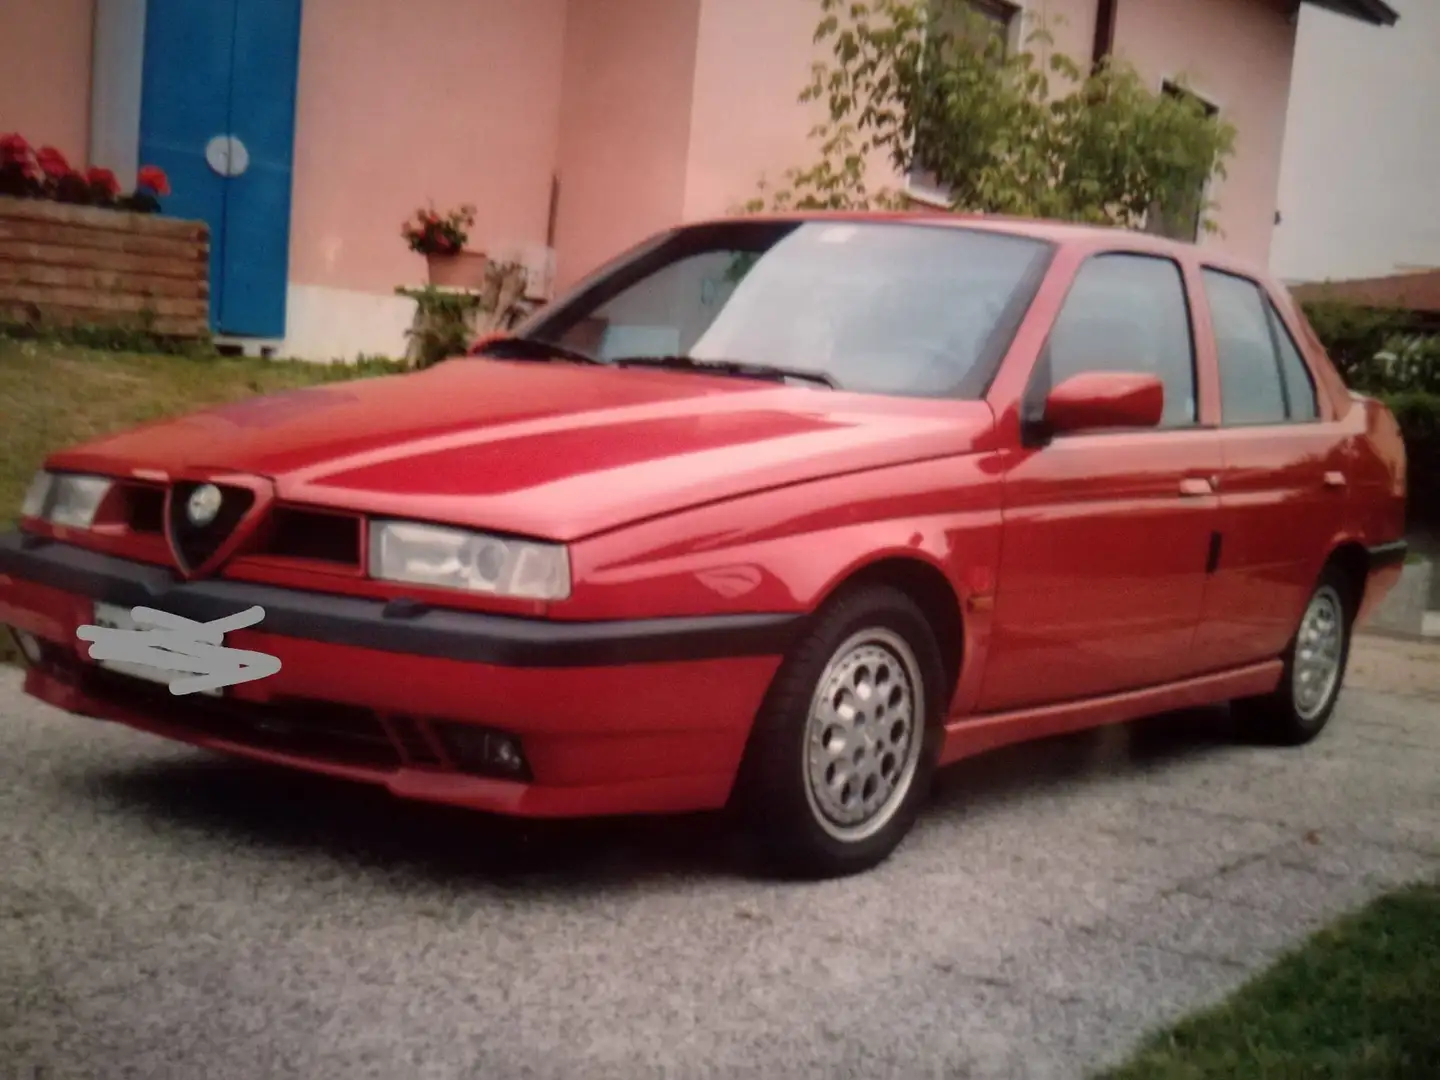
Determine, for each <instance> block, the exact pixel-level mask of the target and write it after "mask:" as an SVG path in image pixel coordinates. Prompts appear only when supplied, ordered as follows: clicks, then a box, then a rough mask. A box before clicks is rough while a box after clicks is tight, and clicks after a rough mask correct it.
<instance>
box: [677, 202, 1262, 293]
mask: <svg viewBox="0 0 1440 1080" xmlns="http://www.w3.org/2000/svg"><path fill="white" fill-rule="evenodd" d="M736 220H742V219H737V218H736V217H733V216H731V217H724V218H712V219H710V220H708V221H703V222H693V223H692V224H694V225H716V224H722V223H724V222H727V221H728V222H733V221H736ZM743 220H747V221H797V222H803V221H854V222H892V223H899V224H913V225H930V226H941V227H945V228H953V229H976V230H981V231H984V232H995V233H1006V234H1009V235H1011V236H1026V237H1030V238H1031V239H1035V240H1044V241H1046V242H1048V243H1052V244H1056V245H1059V246H1064V247H1073V248H1081V249H1084V250H1087V251H1089V250H1103V249H1110V248H1115V247H1119V248H1124V249H1127V250H1130V251H1139V252H1149V253H1153V254H1156V255H1169V256H1171V257H1189V258H1193V259H1198V260H1199V261H1200V262H1201V263H1203V264H1205V265H1207V266H1213V267H1215V268H1216V269H1220V270H1227V271H1230V272H1232V273H1237V274H1244V275H1245V276H1247V277H1251V278H1255V279H1256V280H1259V281H1264V282H1267V283H1269V284H1271V285H1272V286H1274V285H1275V282H1274V281H1272V280H1271V278H1270V275H1269V271H1268V269H1267V268H1266V267H1263V266H1260V265H1258V264H1256V263H1254V262H1252V261H1250V260H1247V259H1243V258H1240V257H1237V256H1234V255H1231V254H1228V253H1226V252H1223V251H1219V250H1216V249H1214V248H1208V247H1207V248H1201V247H1200V246H1199V245H1198V244H1194V243H1187V242H1186V241H1183V240H1172V239H1170V238H1169V237H1165V236H1155V235H1153V234H1151V233H1143V232H1139V231H1138V230H1135V229H1123V228H1120V227H1118V226H1113V225H1086V224H1082V223H1079V222H1073V221H1053V220H1049V219H1045V218H1026V217H1011V216H1009V215H1006V214H964V213H956V212H954V211H951V210H940V209H934V210H798V211H781V212H768V213H759V214H747V215H744V217H743Z"/></svg>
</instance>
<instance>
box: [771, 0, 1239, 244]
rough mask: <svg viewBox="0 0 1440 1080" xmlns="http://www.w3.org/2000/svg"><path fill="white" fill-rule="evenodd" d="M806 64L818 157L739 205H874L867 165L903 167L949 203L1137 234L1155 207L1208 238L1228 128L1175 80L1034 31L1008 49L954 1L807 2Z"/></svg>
mask: <svg viewBox="0 0 1440 1080" xmlns="http://www.w3.org/2000/svg"><path fill="white" fill-rule="evenodd" d="M819 5H820V9H821V14H822V18H821V21H820V24H819V26H818V28H817V29H816V32H815V41H816V42H817V43H825V42H828V43H829V44H830V51H831V60H830V61H829V62H826V61H821V62H818V63H816V64H815V65H814V67H813V69H812V72H811V80H810V83H809V85H807V86H806V87H805V88H804V90H803V91H802V93H801V95H800V100H801V101H802V102H804V103H810V102H824V103H825V104H826V105H828V116H827V117H826V119H825V121H824V122H823V123H821V124H819V125H818V126H817V127H816V128H815V129H814V130H813V131H812V132H811V138H812V140H813V141H814V142H815V143H816V144H817V149H818V151H819V154H818V160H817V161H816V162H815V163H814V164H812V165H809V166H806V167H803V168H793V169H790V170H788V171H787V172H786V173H785V175H784V183H783V184H781V185H780V186H779V187H776V188H771V187H770V186H768V185H766V184H764V183H763V182H762V184H761V190H760V194H759V196H758V197H757V198H755V199H752V200H751V201H750V202H748V203H747V204H745V206H744V207H743V209H744V210H747V211H752V212H754V211H762V210H788V209H837V210H846V209H884V208H893V207H896V206H899V205H903V204H904V202H905V201H906V199H905V196H904V195H903V193H901V192H899V191H896V190H895V189H893V188H879V189H875V188H873V187H872V186H871V184H870V182H869V175H870V166H871V164H872V162H873V161H875V160H876V159H877V157H878V158H880V159H881V160H886V161H888V164H889V165H891V166H892V167H893V168H894V169H895V170H896V171H897V172H898V173H900V174H901V175H906V174H909V173H911V172H912V170H913V169H915V168H916V167H917V166H920V167H923V169H924V170H925V171H926V172H928V173H929V174H930V176H932V177H933V178H934V179H935V181H937V183H938V185H939V186H941V187H942V188H943V189H944V190H946V191H947V192H948V193H949V198H950V203H951V208H952V209H954V210H956V211H960V212H972V213H973V212H983V213H996V214H1014V215H1022V216H1031V217H1047V218H1059V219H1064V220H1071V221H1083V222H1090V223H1095V224H1105V225H1118V226H1123V227H1130V228H1137V227H1142V226H1143V225H1144V224H1145V222H1146V221H1147V219H1149V218H1150V215H1152V214H1154V213H1163V214H1165V215H1167V216H1173V217H1174V218H1176V219H1178V220H1192V221H1197V222H1199V224H1200V226H1201V227H1202V228H1205V229H1207V230H1211V231H1214V230H1215V228H1216V227H1215V224H1214V222H1213V220H1212V219H1211V218H1210V217H1209V216H1208V212H1209V211H1210V210H1211V209H1213V206H1214V204H1213V203H1211V202H1209V201H1208V200H1207V198H1206V196H1205V190H1206V187H1207V182H1208V181H1209V180H1210V178H1211V177H1212V176H1220V177H1223V176H1224V175H1225V159H1226V158H1227V157H1228V156H1229V155H1230V154H1231V153H1232V152H1233V146H1234V138H1235V131H1234V128H1233V127H1232V126H1231V125H1230V124H1228V123H1226V122H1224V121H1222V120H1220V119H1219V118H1218V117H1216V116H1213V115H1210V114H1209V113H1208V111H1207V109H1206V107H1205V106H1204V105H1203V104H1202V103H1201V102H1200V101H1199V99H1198V98H1195V97H1194V96H1193V95H1189V94H1187V93H1184V92H1183V87H1182V88H1177V89H1178V90H1180V92H1176V93H1157V92H1155V91H1152V90H1151V89H1150V88H1149V87H1148V86H1146V84H1145V82H1144V80H1143V79H1142V78H1141V77H1140V76H1139V74H1138V73H1137V72H1136V71H1135V70H1134V68H1132V67H1131V66H1130V65H1128V64H1125V63H1123V62H1121V61H1118V60H1109V61H1106V62H1104V63H1102V64H1100V65H1098V66H1096V67H1095V68H1093V69H1090V68H1082V67H1081V66H1080V65H1079V64H1077V63H1076V62H1075V61H1074V60H1072V59H1071V58H1069V57H1067V56H1065V55H1063V54H1061V53H1058V52H1056V51H1054V49H1053V48H1052V45H1053V39H1052V37H1051V35H1050V33H1049V31H1048V28H1047V27H1046V26H1045V25H1044V24H1043V23H1040V24H1037V25H1036V26H1034V27H1032V28H1031V31H1030V33H1029V34H1028V35H1027V38H1026V42H1025V45H1026V47H1025V48H1024V49H1021V50H1018V51H1014V52H1011V51H1009V50H1007V48H1006V45H1005V43H1004V42H1003V41H1002V40H1000V38H999V37H998V36H997V35H996V34H995V33H994V32H993V29H992V28H991V27H990V25H989V24H986V23H985V22H984V21H983V20H981V19H980V18H979V17H978V16H976V15H975V13H974V11H973V9H972V8H971V7H970V6H969V5H968V4H967V3H966V0H871V2H867V3H859V2H855V3H852V2H848V0H819Z"/></svg>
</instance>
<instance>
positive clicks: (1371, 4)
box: [1302, 0, 1400, 26]
mask: <svg viewBox="0 0 1440 1080" xmlns="http://www.w3.org/2000/svg"><path fill="white" fill-rule="evenodd" d="M1302 2H1304V3H1309V4H1314V5H1315V6H1316V7H1322V8H1325V9H1326V10H1327V11H1333V12H1335V14H1337V15H1347V16H1349V17H1350V18H1352V19H1359V20H1360V21H1361V22H1365V23H1369V24H1370V25H1371V26H1394V25H1395V24H1396V23H1397V22H1399V21H1400V13H1399V12H1398V11H1396V10H1395V9H1394V8H1392V7H1391V6H1390V5H1389V4H1387V3H1385V0H1302Z"/></svg>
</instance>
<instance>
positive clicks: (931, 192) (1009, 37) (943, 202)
mask: <svg viewBox="0 0 1440 1080" xmlns="http://www.w3.org/2000/svg"><path fill="white" fill-rule="evenodd" d="M987 3H998V4H1001V5H1003V6H1005V7H1008V8H1009V9H1010V23H1009V26H1008V27H1007V28H1006V31H1005V34H1006V37H1005V50H1006V53H1007V55H1008V54H1010V53H1013V52H1014V51H1015V50H1016V49H1018V48H1019V47H1020V45H1021V44H1023V42H1024V40H1025V34H1024V29H1025V20H1026V18H1027V17H1028V15H1029V8H1030V5H1031V4H1032V3H1033V0H979V3H977V4H975V5H974V6H976V7H979V6H983V5H985V4H987ZM982 14H983V13H982ZM901 190H902V192H903V193H904V195H905V197H906V198H907V199H910V200H911V201H913V202H917V203H920V204H922V205H924V206H932V207H935V208H936V209H938V210H949V209H950V193H949V192H948V191H946V190H945V188H944V187H943V186H941V185H934V184H926V183H924V182H923V181H921V180H919V179H918V178H917V177H916V175H915V170H914V169H913V168H912V169H911V170H910V171H909V172H908V173H906V174H905V177H904V182H903V184H902V186H901Z"/></svg>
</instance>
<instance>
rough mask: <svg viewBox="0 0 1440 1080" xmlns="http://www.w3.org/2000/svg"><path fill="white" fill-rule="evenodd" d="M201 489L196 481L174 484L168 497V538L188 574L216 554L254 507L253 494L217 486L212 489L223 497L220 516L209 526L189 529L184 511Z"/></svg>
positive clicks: (224, 485) (239, 488)
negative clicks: (215, 488) (191, 497)
mask: <svg viewBox="0 0 1440 1080" xmlns="http://www.w3.org/2000/svg"><path fill="white" fill-rule="evenodd" d="M204 486H205V485H204V484H203V483H200V482H197V481H184V482H181V483H177V484H176V485H175V486H174V488H173V489H172V490H171V493H170V522H169V525H170V538H171V541H172V542H173V543H174V546H175V551H176V554H178V555H179V556H180V558H181V560H182V561H183V562H184V564H185V567H184V568H185V569H187V570H190V569H194V568H195V567H197V566H199V565H201V564H202V563H204V562H205V560H206V559H208V558H210V556H211V555H213V554H215V552H216V550H217V549H219V547H220V545H221V544H223V543H225V541H226V540H228V539H229V538H230V534H231V533H233V532H234V531H235V528H236V526H238V525H239V524H240V522H241V521H242V520H243V519H244V517H245V515H246V514H247V513H249V512H250V508H251V507H252V506H254V505H255V493H254V492H253V491H250V490H248V489H247V488H243V487H235V486H233V485H229V484H217V485H215V486H216V487H218V488H219V489H220V493H221V495H222V496H223V498H222V499H221V502H220V512H219V513H218V514H216V515H215V520H214V521H212V522H210V523H209V524H208V525H192V524H191V523H190V519H189V517H188V516H187V514H186V507H187V505H188V503H189V501H190V496H191V495H193V494H194V493H195V491H196V489H198V488H201V487H204Z"/></svg>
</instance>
